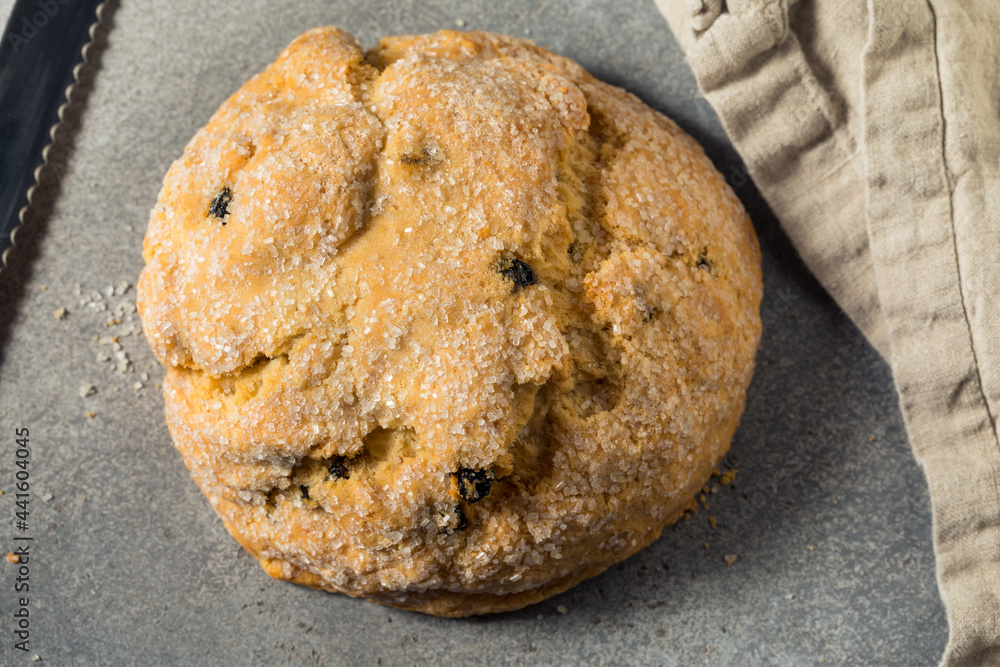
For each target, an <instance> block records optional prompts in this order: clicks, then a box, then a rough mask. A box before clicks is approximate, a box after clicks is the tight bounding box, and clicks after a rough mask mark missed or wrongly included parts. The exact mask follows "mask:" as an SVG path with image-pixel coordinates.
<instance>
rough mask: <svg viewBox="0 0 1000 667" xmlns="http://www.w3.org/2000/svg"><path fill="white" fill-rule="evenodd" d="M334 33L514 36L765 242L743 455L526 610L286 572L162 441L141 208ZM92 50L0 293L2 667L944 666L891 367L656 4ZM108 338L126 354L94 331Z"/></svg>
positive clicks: (171, 10) (334, 6)
mask: <svg viewBox="0 0 1000 667" xmlns="http://www.w3.org/2000/svg"><path fill="white" fill-rule="evenodd" d="M11 5H12V2H11V1H10V0H3V1H2V2H0V12H2V14H3V15H4V16H6V15H7V12H9V9H10V6H11ZM324 24H335V25H338V26H340V27H342V28H345V29H347V30H349V31H351V32H353V33H354V34H355V35H356V36H357V37H358V38H359V39H360V40H361V41H362V42H363V43H364V44H365V45H366V46H371V45H373V44H374V43H375V41H376V40H377V39H378V38H380V37H382V36H384V35H391V34H403V33H415V32H425V31H432V30H436V29H440V28H451V29H483V30H493V31H498V32H506V33H509V34H513V35H516V36H528V37H530V38H531V39H533V40H535V41H536V42H537V43H539V44H541V45H543V46H546V47H548V48H550V49H553V50H555V51H558V52H561V53H563V54H565V55H567V56H569V57H571V58H574V59H576V60H578V61H579V62H580V63H581V64H583V65H584V66H585V67H586V68H587V69H589V70H590V71H591V72H592V73H593V74H594V75H596V76H598V77H600V78H603V79H605V80H606V81H609V82H610V83H613V84H616V85H619V86H622V87H624V88H626V89H628V90H630V91H632V92H634V93H636V94H637V95H639V96H640V97H641V98H642V99H643V100H645V101H646V102H647V103H648V104H650V105H651V106H653V107H654V108H656V109H659V110H660V111H662V112H664V113H666V114H668V115H670V116H671V117H673V118H674V119H675V120H677V121H678V122H679V123H680V124H681V125H682V126H683V127H684V128H685V129H686V130H687V131H689V132H690V133H692V134H693V135H694V136H695V137H696V138H697V139H699V140H700V141H701V142H702V143H703V145H704V146H705V147H706V150H707V151H708V153H709V155H710V156H711V157H712V159H713V160H714V161H715V163H716V165H717V166H718V167H719V169H720V170H721V171H722V172H723V173H724V174H725V175H726V177H727V179H728V180H729V182H730V184H731V185H732V186H733V187H734V189H735V190H736V191H737V193H738V194H739V195H740V197H741V198H742V199H743V201H744V202H745V204H746V206H747V208H748V210H749V211H750V213H751V216H752V217H753V219H754V221H755V223H756V225H757V229H758V233H759V235H760V238H761V242H762V246H763V253H764V279H765V288H766V295H765V300H764V304H763V306H762V315H763V318H764V322H765V327H764V338H763V343H762V346H761V350H760V353H759V355H758V360H757V363H758V366H757V372H756V375H755V378H754V381H753V384H752V385H751V388H750V394H749V399H748V404H747V411H746V414H745V415H744V418H743V422H742V425H741V427H740V429H739V431H738V433H737V436H736V438H735V440H734V442H733V447H732V452H731V454H730V456H729V458H728V459H727V464H728V465H729V466H730V467H734V468H737V469H738V470H739V472H738V474H737V475H736V479H735V482H734V485H733V488H728V487H726V488H722V489H721V490H720V491H719V492H718V493H715V494H710V495H709V496H708V497H707V499H706V502H707V504H708V508H707V509H701V510H699V512H698V513H697V514H696V515H695V516H694V517H693V518H692V519H691V520H688V521H686V522H684V523H681V524H679V525H676V526H674V527H671V528H668V529H667V530H666V531H664V534H663V537H662V538H661V539H660V540H659V541H658V542H656V543H655V544H653V545H652V546H650V547H649V548H647V549H645V550H644V551H642V552H640V553H639V554H638V555H636V556H635V557H633V558H631V559H630V560H628V561H626V562H624V563H622V564H621V565H619V566H616V567H614V568H612V569H611V570H609V571H608V572H606V573H605V574H603V575H601V576H599V577H597V578H595V579H593V580H590V581H588V582H585V583H583V584H581V585H580V586H578V587H576V588H575V589H572V590H571V591H569V592H567V593H565V594H563V595H561V596H559V597H556V598H554V599H552V600H550V601H547V602H544V603H542V604H539V605H536V606H534V607H530V608H528V609H525V610H523V611H520V612H514V613H509V614H504V615H500V616H495V617H486V618H476V619H469V620H441V619H436V618H431V617H426V616H421V615H418V614H412V613H404V612H399V611H395V610H392V609H387V608H384V607H379V606H376V605H373V604H370V603H367V602H364V601H360V600H353V599H349V598H344V597H339V596H334V595H329V594H325V593H321V592H317V591H312V590H308V589H305V588H300V587H297V586H293V585H290V584H286V583H281V582H277V581H273V580H271V579H269V578H268V577H267V576H266V575H265V574H264V573H263V571H262V570H261V569H260V568H259V567H258V565H257V563H256V561H255V560H254V559H253V558H251V557H249V556H248V555H246V554H245V553H243V551H242V549H241V548H240V547H239V546H238V545H237V544H236V542H235V541H234V540H233V539H232V538H230V537H229V535H228V534H227V533H226V531H225V529H224V528H223V526H222V524H221V522H220V521H219V520H218V519H216V517H215V515H214V514H213V512H212V510H211V508H210V507H209V505H208V503H207V502H206V501H205V500H204V499H203V498H202V496H201V495H200V493H199V492H198V490H197V488H196V487H195V485H194V483H193V482H192V481H191V480H190V479H189V478H188V475H187V472H186V470H185V468H184V464H183V462H182V460H181V458H180V456H179V455H178V454H177V453H176V452H175V451H174V450H173V447H172V445H171V443H170V438H169V434H168V433H167V429H166V426H165V424H164V420H163V414H162V405H161V398H160V395H159V390H158V389H157V387H156V384H157V383H158V382H159V381H160V379H161V378H162V371H161V369H160V368H158V367H157V366H156V364H155V361H154V359H153V357H152V355H151V354H150V353H149V352H148V350H147V349H146V344H145V340H144V339H143V337H142V335H141V332H140V331H139V330H138V318H136V317H135V315H134V314H132V313H131V312H130V310H131V305H130V304H134V299H135V291H134V288H129V289H127V291H125V292H124V293H123V294H122V293H120V291H121V288H122V287H123V286H124V285H123V284H134V283H135V279H136V277H137V275H138V273H139V270H140V269H141V267H142V259H141V247H142V237H143V233H144V230H145V224H146V219H147V216H148V212H149V209H150V208H151V207H152V205H153V203H154V202H155V199H156V195H157V192H158V190H159V187H160V180H161V179H162V177H163V174H164V173H165V171H166V169H167V167H168V166H169V165H170V163H171V161H172V160H174V159H175V158H176V157H178V156H179V155H180V153H181V150H182V149H183V147H184V144H185V143H186V142H187V141H188V139H189V138H190V137H191V136H192V134H193V133H194V132H195V131H196V130H197V129H198V128H199V127H200V126H201V125H203V124H204V123H205V122H206V121H207V120H208V118H209V116H210V115H211V113H212V112H213V111H214V110H215V108H216V107H217V106H218V105H219V104H220V103H221V102H222V101H223V100H224V99H225V98H226V97H227V96H228V95H230V94H231V93H232V92H233V91H235V90H236V89H237V88H238V87H239V86H240V85H241V84H242V83H243V81H245V80H246V79H247V78H248V77H250V76H251V75H252V74H254V73H256V72H257V71H259V70H260V69H262V68H263V67H264V66H266V65H267V64H268V63H269V62H270V61H272V60H273V59H274V58H275V57H276V56H277V55H278V53H279V52H280V50H281V49H282V48H283V47H284V46H285V45H286V44H287V43H288V42H289V41H291V39H292V38H293V37H295V36H296V35H297V34H299V33H300V32H302V31H304V30H306V29H308V28H311V27H314V26H317V25H324ZM36 38H44V31H42V32H41V36H39V37H36ZM98 46H99V48H98V49H97V50H96V54H97V57H96V59H95V62H94V63H93V64H92V65H91V66H90V67H89V68H88V69H86V70H85V71H84V85H82V86H81V90H80V93H79V96H78V99H77V104H76V105H75V106H74V108H72V109H71V110H70V113H69V114H68V116H67V123H66V125H65V126H64V128H63V131H61V132H60V135H59V137H60V138H59V142H60V145H57V147H56V149H55V150H53V152H52V161H53V167H52V168H51V169H50V170H49V171H48V172H47V175H46V177H45V178H44V179H43V187H42V189H41V190H40V197H39V199H38V200H37V201H38V206H37V207H36V208H34V209H33V210H32V211H31V213H30V215H29V219H28V223H29V224H28V227H26V228H25V229H24V230H22V234H21V236H20V237H19V244H18V247H17V248H16V249H15V250H14V251H13V253H12V255H13V257H12V260H13V261H12V265H11V267H10V268H9V269H8V270H5V271H4V272H3V274H0V412H2V414H0V489H2V490H3V491H4V495H3V496H0V527H2V528H0V549H2V550H3V551H4V552H6V551H10V550H12V548H13V547H12V545H13V544H14V542H13V537H14V535H15V534H18V535H30V536H32V537H33V538H34V540H33V542H32V547H31V549H32V551H31V559H30V586H31V590H30V594H29V595H30V605H29V609H30V614H31V617H30V618H31V623H30V633H31V634H30V637H31V639H30V651H29V652H28V653H26V654H25V653H22V652H21V651H18V650H16V649H14V648H13V644H14V642H15V638H14V635H13V632H12V630H13V623H12V619H13V616H12V614H13V613H14V611H15V609H16V608H17V606H18V605H17V597H18V594H16V593H15V592H14V583H15V578H16V576H17V574H16V566H15V565H12V564H10V563H8V562H7V561H6V559H3V560H0V618H2V619H3V622H2V626H0V628H2V633H0V663H3V664H20V663H21V662H24V661H30V660H31V659H32V657H33V655H35V654H37V655H38V656H40V657H41V659H42V661H43V662H42V664H46V663H47V664H53V665H98V664H100V665H110V664H115V665H133V664H136V665H138V664H142V665H148V664H156V665H160V664H163V665H168V664H169V665H195V664H197V665H205V664H208V665H226V664H252V665H263V664H273V663H278V664H308V665H312V664H316V665H319V664H324V665H351V664H362V665H371V664H378V663H379V661H381V664H384V665H397V664H398V665H411V664H439V665H452V664H490V665H493V664H497V665H504V664H511V665H516V664H526V665H533V664H558V665H562V664H566V665H574V664H622V665H624V664H629V665H633V664H647V665H684V666H686V665H702V664H713V665H714V664H722V665H812V664H820V663H826V664H833V665H844V664H850V665H860V664H879V665H897V664H898V665H930V664H934V663H935V661H936V660H937V658H938V656H939V655H940V654H941V651H942V649H943V646H944V643H945V639H946V627H945V619H944V615H943V611H942V608H941V604H940V601H939V599H938V596H937V591H936V587H935V582H934V570H933V565H934V564H933V554H932V551H931V542H930V510H929V505H928V497H927V491H926V487H925V484H924V480H923V476H922V474H921V471H920V469H919V468H918V467H917V465H916V464H915V463H914V461H913V459H912V457H911V454H910V451H909V447H908V445H907V442H906V436H905V432H904V430H903V425H902V421H901V418H900V415H899V412H898V409H897V404H896V397H895V394H894V391H893V388H892V381H891V378H890V375H889V370H888V368H887V367H886V365H885V364H884V363H883V362H882V361H881V360H880V358H879V357H878V355H877V354H876V353H875V352H874V351H873V350H872V349H871V348H870V347H869V346H868V345H867V343H866V342H865V341H864V339H863V337H862V336H861V334H860V333H859V332H858V331H857V330H856V329H855V328H854V327H853V325H852V324H851V323H850V322H849V320H848V319H847V318H846V317H845V316H844V315H843V314H842V313H841V312H840V311H839V309H838V308H837V307H836V305H834V304H833V302H832V301H831V300H830V299H829V297H827V295H826V294H825V293H824V292H823V290H822V289H821V288H820V287H819V285H818V284H817V283H816V282H815V280H813V279H812V278H811V276H810V275H809V274H808V272H807V271H806V270H805V269H804V268H803V266H802V264H801V262H800V261H799V259H798V258H797V256H796V255H795V252H794V250H793V249H792V247H791V245H790V244H789V242H788V240H787V239H786V238H785V237H784V235H783V234H782V232H781V231H780V229H779V227H778V225H777V222H776V221H775V220H774V218H773V217H772V215H771V214H770V213H769V211H768V210H767V208H766V206H765V205H764V204H763V202H762V201H761V200H760V198H759V196H758V195H757V193H756V192H755V190H754V188H753V185H752V184H751V183H750V182H749V181H748V179H747V178H746V176H745V175H744V172H743V170H742V168H741V165H740V163H739V160H738V158H737V156H736V155H735V153H734V152H733V151H732V149H731V147H730V146H729V144H728V142H727V140H726V138H725V136H724V134H723V132H722V130H721V128H720V126H719V124H718V121H717V119H716V118H715V116H714V115H713V113H712V111H711V109H710V107H709V106H708V105H707V104H706V103H705V101H704V100H702V99H701V98H700V97H699V95H698V92H697V89H696V86H695V83H694V79H693V77H692V75H691V74H690V71H689V70H688V68H687V66H686V65H685V63H684V61H683V58H682V55H681V52H680V50H679V49H678V48H677V46H676V44H675V42H674V40H673V37H672V36H671V33H670V31H669V30H668V28H667V26H666V24H665V22H664V21H663V19H662V18H661V17H660V15H659V13H658V12H657V11H656V8H655V6H654V5H653V4H652V2H642V1H640V0H625V1H616V2H610V1H609V2H570V1H568V0H544V1H536V0H532V1H528V0H518V1H515V2H508V3H485V2H482V3H472V2H440V1H438V2H427V3H419V4H411V3H402V2H398V3H371V2H363V1H361V0H339V1H321V0H305V1H303V2H297V3H294V4H290V5H278V4H277V3H267V2H264V1H263V0H248V1H246V2H242V1H239V2H238V1H237V0H215V1H202V2H192V1H190V0H178V1H177V2H170V3H164V2H152V1H151V0H147V1H145V2H140V1H138V0H123V1H122V2H120V3H113V4H112V5H111V11H110V12H109V13H108V15H107V20H106V22H105V25H104V26H103V28H102V30H101V31H100V32H99V34H98ZM77 285H79V290H77ZM109 288H111V289H110V290H109ZM78 291H79V293H77V292H78ZM95 292H99V293H100V298H97V295H96V294H95ZM91 304H93V305H91ZM60 308H65V309H66V314H65V316H64V317H63V318H62V319H57V318H56V317H55V313H56V311H57V310H58V309H60ZM102 308H103V310H101V309H102ZM129 317H131V318H132V320H133V322H131V323H130V322H129V321H128V320H129ZM119 319H120V320H121V321H120V322H116V323H113V324H110V325H109V326H105V325H106V324H107V323H108V322H109V321H112V322H114V321H115V320H119ZM133 327H134V328H135V331H136V334H137V335H129V333H130V332H131V331H132V329H133ZM116 335H117V336H118V337H119V338H118V345H120V347H121V350H117V349H115V348H116V345H115V344H112V343H109V342H108V341H107V339H106V337H111V336H116ZM102 338H104V339H105V340H104V342H103V343H102ZM119 352H123V353H124V355H123V356H124V358H125V359H127V360H128V361H127V367H128V369H129V370H128V371H126V372H123V373H119V372H118V371H117V370H116V363H117V362H116V359H115V355H116V353H119ZM104 356H108V357H110V361H99V360H98V359H99V358H103V357H104ZM143 373H146V374H148V378H149V379H148V380H143V379H142V378H143V377H145V376H143V375H142V374H143ZM137 383H138V385H137ZM139 385H141V388H138V389H136V387H137V386H139ZM89 386H93V387H94V389H95V390H96V392H95V393H93V394H90V395H88V396H85V397H81V393H88V391H89V390H88V387H89ZM87 413H92V414H93V416H92V417H88V416H87ZM19 427H28V428H29V429H30V433H31V435H30V450H31V459H30V460H31V463H30V472H31V501H30V516H29V521H28V524H29V529H28V530H27V531H19V530H17V529H16V527H15V523H14V522H15V510H16V508H15V505H14V503H15V498H14V484H15V472H16V470H17V469H16V467H15V456H14V450H15V448H16V444H15V442H14V440H15V438H14V431H15V429H16V428H19ZM709 517H714V518H715V519H716V521H717V527H715V528H714V529H713V528H712V527H711V526H710V525H709ZM731 555H735V556H736V557H737V558H736V561H735V562H734V563H732V564H731V565H729V564H727V562H726V559H725V557H726V556H731ZM563 611H564V612H565V613H562V612H563Z"/></svg>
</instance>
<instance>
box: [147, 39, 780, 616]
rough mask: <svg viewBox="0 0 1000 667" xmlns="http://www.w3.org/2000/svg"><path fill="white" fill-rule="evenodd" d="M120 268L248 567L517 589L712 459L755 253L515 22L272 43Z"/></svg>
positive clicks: (558, 586) (754, 329)
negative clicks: (518, 35)
mask: <svg viewBox="0 0 1000 667" xmlns="http://www.w3.org/2000/svg"><path fill="white" fill-rule="evenodd" d="M144 257H145V259H146V262H147V266H146V268H145V270H144V271H143V274H142V276H141V278H140V281H139V308H140V313H141V315H142V317H143V322H144V326H145V330H146V333H147V337H148V339H149V343H150V345H151V347H152V348H153V350H154V351H155V353H156V354H157V357H158V358H159V359H160V361H161V362H162V363H164V364H165V365H166V366H168V368H169V370H168V373H167V379H166V382H165V385H164V396H165V400H166V412H167V421H168V425H169V426H170V430H171V433H172V435H173V438H174V441H175V443H176V444H177V447H178V449H179V450H180V451H181V453H182V454H183V456H184V458H185V461H186V462H187V464H188V467H189V468H190V469H191V472H192V475H193V477H194V478H195V480H196V481H197V483H198V484H199V486H200V487H201V489H202V491H204V493H205V494H206V496H208V498H209V499H210V500H211V502H212V504H213V506H214V507H215V509H216V511H217V512H218V513H219V514H220V516H221V517H222V518H223V520H224V522H225V524H226V527H227V528H228V529H229V531H230V532H231V533H232V534H233V535H234V536H235V537H236V538H237V539H238V540H239V541H240V543H241V544H242V545H243V546H244V547H246V548H247V549H248V550H249V551H250V552H252V553H254V554H255V555H256V556H257V557H258V558H260V560H261V563H262V565H263V566H264V569H265V570H266V571H267V572H268V573H269V574H271V575H272V576H275V577H278V578H283V579H289V580H292V581H296V582H299V583H303V584H306V585H310V586H315V587H317V588H323V589H326V590H330V591H335V592H341V593H346V594H348V595H354V596H363V597H367V598H370V599H372V600H374V601H376V602H380V603H383V604H389V605H392V606H396V607H400V608H404V609H415V610H419V611H423V612H427V613H432V614H438V615H442V616H463V615H468V614H477V613H486V612H495V611H504V610H509V609H516V608H518V607H521V606H524V605H526V604H530V603H532V602H535V601H538V600H541V599H544V598H545V597H548V596H550V595H553V594H555V593H558V592H560V591H562V590H565V589H566V588H569V587H570V586H572V585H574V584H575V583H577V582H579V581H580V580H582V579H584V578H587V577H591V576H594V575H596V574H598V573H599V572H601V571H603V570H604V569H606V568H607V567H608V566H610V565H612V564H613V563H615V562H617V561H619V560H621V559H623V558H625V557H627V556H628V555H630V554H631V553H634V552H635V551H636V550H638V549H640V548H642V547H643V546H645V545H646V544H648V543H649V542H651V541H653V540H654V539H656V538H657V537H658V536H659V534H660V532H661V531H662V529H663V527H664V526H665V525H667V524H668V523H670V522H672V521H674V520H676V518H677V517H678V516H679V515H680V513H681V511H682V510H683V508H684V507H685V506H686V505H687V504H688V502H689V500H690V498H691V497H692V496H693V494H694V493H695V491H696V490H697V489H698V488H700V487H701V486H702V485H703V484H704V482H705V481H706V479H707V478H708V476H709V474H710V471H711V469H712V468H713V467H714V466H715V465H716V464H717V463H718V461H719V460H720V459H721V457H722V456H723V454H724V453H725V451H726V449H727V448H728V446H729V441H730V439H731V437H732V434H733V432H734V430H735V428H736V425H737V422H738V420H739V416H740V413H741V412H742V409H743V402H744V395H745V391H746V387H747V385H748V383H749V380H750V375H751V372H752V368H753V358H754V354H755V351H756V347H757V343H758V341H759V337H760V319H759V316H758V307H759V303H760V297H761V277H760V269H759V261H760V260H759V250H758V247H757V242H756V238H755V236H754V233H753V230H752V227H751V225H750V221H749V219H748V218H747V216H746V214H745V212H744V211H743V208H742V207H741V205H740V203H739V201H738V200H737V199H736V197H735V196H734V195H733V193H732V192H731V191H730V190H729V188H728V187H727V186H726V184H725V182H724V181H723V179H722V177H721V176H720V175H719V174H718V173H717V172H716V171H715V169H714V168H713V167H712V165H711V163H710V162H709V161H708V159H707V158H706V157H705V155H704V153H703V152H702V151H701V149H700V147H699V146H698V145H697V144H696V143H695V142H694V141H693V140H692V139H691V138H690V137H688V136H687V135H685V134H684V133H683V132H681V131H680V130H679V129H678V128H677V126H676V125H674V124H673V123H672V122H671V121H669V120H667V119H666V118H664V117H663V116H661V115H660V114H657V113H656V112H654V111H652V110H651V109H649V108H648V107H646V106H645V105H643V104H642V103H641V102H640V101H639V100H637V99H636V98H635V97H633V96H631V95H629V94H627V93H625V92H623V91H621V90H619V89H616V88H613V87H612V86H608V85H607V84H604V83H601V82H599V81H597V80H595V79H594V78H593V77H591V76H590V75H588V74H587V73H586V72H585V71H584V70H583V69H582V68H580V66H579V65H577V64H575V63H573V62H571V61H569V60H567V59H565V58H562V57H559V56H557V55H554V54H552V53H549V52H547V51H545V50H544V49H541V48H538V47H535V46H534V45H532V44H531V43H530V42H526V41H523V40H517V39H512V38H509V37H504V36H500V35H492V34H486V33H455V32H448V31H445V32H440V33H436V34H433V35H423V36H414V37H397V38H388V39H385V40H383V41H382V43H381V44H380V45H379V46H378V47H376V48H375V49H373V50H372V51H370V52H368V53H367V54H365V53H362V51H361V49H360V47H359V46H358V44H357V42H356V41H355V40H354V38H353V37H351V36H350V35H348V34H346V33H344V32H341V31H338V30H335V29H332V28H322V29H317V30H312V31H310V32H308V33H306V34H304V35H303V36H301V37H299V38H298V39H297V40H296V41H295V42H293V43H292V45H291V46H289V47H288V49H286V50H285V51H284V52H283V53H282V55H281V57H280V58H279V59H278V61H277V62H276V63H274V64H273V65H271V66H270V67H269V68H268V69H267V70H265V71H264V72H262V73H261V74H259V75H257V76H256V77H254V78H253V79H252V80H251V81H250V82H248V83H247V84H246V85H245V86H243V88H241V89H240V90H239V91H238V92H237V93H236V94H235V95H233V97H231V98H230V99H229V100H228V101H227V102H226V103H225V104H223V106H222V107H221V108H220V109H219V111H218V112H217V113H216V114H215V115H214V116H213V118H212V119H211V121H210V122H209V124H208V125H207V126H206V127H205V128H203V129H202V130H201V131H199V132H198V134H197V135H196V136H195V137H194V139H192V141H191V143H190V144H189V145H188V147H187V148H186V150H185V152H184V155H183V156H182V157H181V158H180V159H179V160H178V161H177V162H176V163H175V164H174V165H173V166H172V167H171V169H170V171H169V172H168V174H167V176H166V178H165V179H164V186H163V190H162V192H161V194H160V198H159V201H158V203H157V205H156V208H155V209H154V210H153V212H152V215H151V219H150V224H149V229H148V232H147V236H146V243H145V247H144Z"/></svg>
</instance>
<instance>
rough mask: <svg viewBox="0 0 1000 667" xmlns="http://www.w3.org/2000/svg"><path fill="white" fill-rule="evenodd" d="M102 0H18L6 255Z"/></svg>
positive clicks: (6, 93) (8, 130)
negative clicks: (43, 151) (43, 150)
mask: <svg viewBox="0 0 1000 667" xmlns="http://www.w3.org/2000/svg"><path fill="white" fill-rule="evenodd" d="M100 4H101V0H17V2H16V3H15V5H14V11H13V13H12V14H11V16H10V21H8V23H7V28H6V30H5V31H4V33H3V42H2V43H0V258H2V259H3V263H4V264H6V255H7V251H8V250H10V248H11V246H12V245H13V234H14V231H15V230H16V229H17V228H18V226H20V224H21V223H20V220H19V213H20V210H21V209H22V208H23V207H24V206H25V205H27V203H28V188H30V187H31V186H33V185H34V184H35V170H36V169H37V168H38V167H39V166H40V165H41V164H42V162H43V158H42V149H44V148H45V146H46V145H48V144H49V142H50V141H51V137H50V136H49V132H50V131H51V129H52V127H53V126H54V125H55V124H56V123H58V122H59V107H60V106H62V104H63V102H64V101H65V100H66V89H67V88H68V87H69V86H70V85H71V84H73V83H74V82H75V78H74V73H73V70H74V68H75V67H76V65H77V64H78V63H79V62H81V61H82V60H83V55H82V53H81V52H82V50H83V47H84V46H85V45H86V44H87V43H88V42H89V41H90V27H91V26H92V25H93V24H94V23H95V22H96V20H97V8H98V6H99V5H100ZM0 268H2V266H0Z"/></svg>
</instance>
